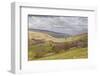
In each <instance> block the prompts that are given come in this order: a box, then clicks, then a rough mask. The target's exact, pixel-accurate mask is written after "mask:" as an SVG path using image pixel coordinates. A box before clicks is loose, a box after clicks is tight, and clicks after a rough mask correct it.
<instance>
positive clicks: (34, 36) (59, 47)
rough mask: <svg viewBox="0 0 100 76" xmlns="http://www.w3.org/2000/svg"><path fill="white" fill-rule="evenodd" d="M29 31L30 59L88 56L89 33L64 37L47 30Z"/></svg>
mask: <svg viewBox="0 0 100 76" xmlns="http://www.w3.org/2000/svg"><path fill="white" fill-rule="evenodd" d="M28 33H29V38H28V60H53V59H80V58H88V49H87V46H88V44H87V42H88V41H87V40H88V39H87V38H88V36H87V33H84V34H80V35H76V36H70V37H67V36H66V37H62V38H61V37H59V38H57V37H54V36H52V35H50V34H48V33H45V32H37V31H29V32H28Z"/></svg>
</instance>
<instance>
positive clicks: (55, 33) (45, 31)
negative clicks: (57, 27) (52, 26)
mask: <svg viewBox="0 0 100 76" xmlns="http://www.w3.org/2000/svg"><path fill="white" fill-rule="evenodd" d="M29 31H33V32H41V33H47V34H49V35H51V36H53V37H56V38H64V37H69V36H71V35H69V34H65V33H58V32H54V31H48V30H40V29H29Z"/></svg>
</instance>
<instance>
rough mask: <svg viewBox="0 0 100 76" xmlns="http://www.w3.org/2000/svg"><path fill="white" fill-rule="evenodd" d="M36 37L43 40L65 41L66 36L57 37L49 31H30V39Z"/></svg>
mask: <svg viewBox="0 0 100 76" xmlns="http://www.w3.org/2000/svg"><path fill="white" fill-rule="evenodd" d="M32 39H36V40H42V41H53V42H64V41H65V39H64V38H55V37H53V36H51V35H49V34H47V33H43V32H34V31H29V40H32Z"/></svg>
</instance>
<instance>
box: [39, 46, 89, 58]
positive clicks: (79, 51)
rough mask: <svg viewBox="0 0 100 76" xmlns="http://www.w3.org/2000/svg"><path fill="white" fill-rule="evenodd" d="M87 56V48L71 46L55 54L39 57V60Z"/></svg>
mask: <svg viewBox="0 0 100 76" xmlns="http://www.w3.org/2000/svg"><path fill="white" fill-rule="evenodd" d="M80 58H88V52H87V48H72V49H70V50H68V51H66V52H63V53H59V54H55V55H52V56H48V57H43V58H40V59H39V60H48V59H49V60H50V59H51V60H52V59H80Z"/></svg>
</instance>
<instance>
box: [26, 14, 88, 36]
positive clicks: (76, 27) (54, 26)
mask: <svg viewBox="0 0 100 76" xmlns="http://www.w3.org/2000/svg"><path fill="white" fill-rule="evenodd" d="M28 19H29V24H28V25H29V29H41V30H49V31H54V32H59V33H66V34H70V35H76V34H81V33H87V30H88V18H87V17H79V16H39V15H29V16H28Z"/></svg>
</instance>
